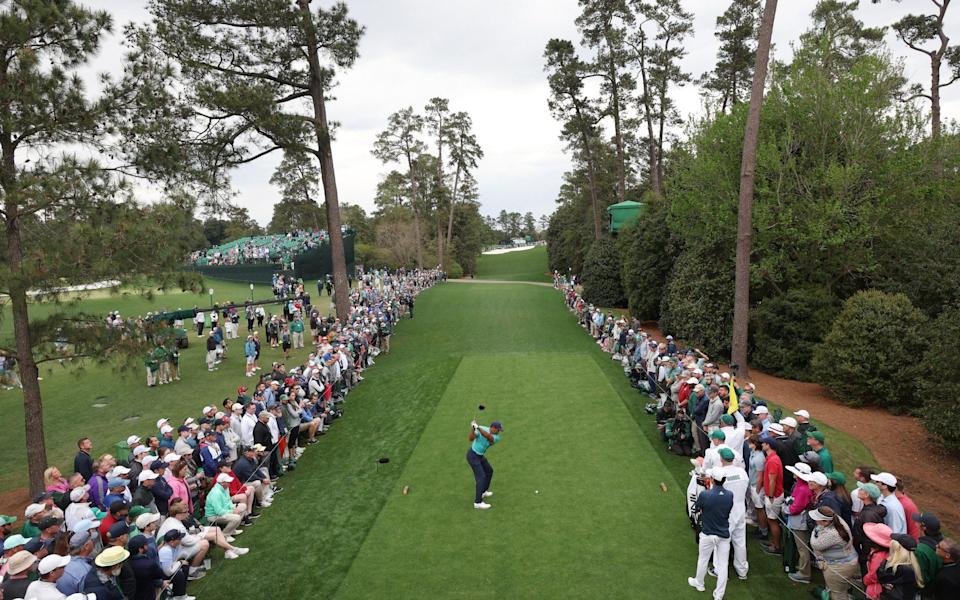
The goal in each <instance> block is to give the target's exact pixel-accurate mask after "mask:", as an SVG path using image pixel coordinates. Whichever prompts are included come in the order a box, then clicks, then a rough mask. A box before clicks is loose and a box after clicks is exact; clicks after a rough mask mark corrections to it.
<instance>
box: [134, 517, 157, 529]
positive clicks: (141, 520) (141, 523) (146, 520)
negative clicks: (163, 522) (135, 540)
mask: <svg viewBox="0 0 960 600" xmlns="http://www.w3.org/2000/svg"><path fill="white" fill-rule="evenodd" d="M159 520H160V515H159V514H158V513H143V514H142V515H140V516H139V517H137V520H136V525H137V529H139V530H140V531H143V530H144V529H146V528H147V525H149V524H150V523H153V522H154V521H159Z"/></svg>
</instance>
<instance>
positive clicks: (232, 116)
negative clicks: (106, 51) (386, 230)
mask: <svg viewBox="0 0 960 600" xmlns="http://www.w3.org/2000/svg"><path fill="white" fill-rule="evenodd" d="M150 12H151V14H152V16H153V22H152V23H151V24H149V25H146V26H143V27H140V28H139V29H133V30H132V31H131V32H130V35H129V36H128V37H129V41H130V44H131V45H132V46H133V47H134V54H133V59H134V66H133V68H132V69H131V70H130V72H131V74H133V75H136V74H137V73H148V72H158V73H163V74H165V75H166V81H165V82H164V85H161V86H157V88H156V89H155V90H152V91H153V93H154V94H155V95H156V96H158V97H162V98H163V99H164V100H165V104H167V105H169V106H171V107H174V109H175V110H174V111H173V114H171V115H168V116H167V118H165V119H156V120H155V123H154V125H153V126H152V127H151V128H150V129H149V130H147V131H145V132H142V134H141V135H140V136H139V138H138V139H137V140H136V141H137V142H139V143H136V144H134V149H135V151H137V152H141V153H151V152H152V153H161V152H169V153H171V154H173V155H175V156H178V157H180V158H181V159H180V161H178V163H177V164H176V165H174V166H172V167H171V168H176V169H178V170H184V171H185V172H187V173H189V174H192V175H193V176H194V177H195V178H196V179H197V180H199V181H200V182H202V183H204V184H205V185H208V186H210V187H212V188H214V189H223V187H225V186H226V185H227V184H226V183H225V181H227V178H226V172H227V171H228V170H229V169H230V168H233V167H236V166H238V165H241V164H245V163H250V162H253V161H256V160H258V159H260V158H262V157H263V156H266V155H268V154H271V153H273V152H276V151H285V152H291V153H294V154H301V155H304V156H310V157H312V158H313V159H316V160H317V162H318V164H319V167H320V178H321V182H322V187H323V195H324V204H325V207H326V217H327V219H326V220H327V231H328V232H329V236H330V254H331V259H332V263H333V280H334V304H335V305H336V308H337V315H338V316H339V317H340V318H341V319H343V320H346V319H347V316H348V313H349V309H350V303H349V300H348V297H347V294H348V283H347V269H346V258H345V255H344V248H343V236H342V233H341V219H340V203H339V194H338V191H337V180H336V173H335V169H334V162H333V150H332V143H331V142H332V132H331V127H330V120H329V117H328V115H327V100H328V97H329V93H330V90H331V88H332V87H333V85H334V82H335V77H336V72H337V69H347V68H350V67H351V66H352V65H353V63H354V62H355V61H356V60H357V56H358V50H357V49H358V45H359V41H360V37H361V36H362V35H363V27H361V26H360V25H359V24H358V23H357V22H356V21H355V20H353V19H352V18H351V17H350V16H349V12H348V10H347V6H346V4H345V3H343V2H337V3H335V4H333V5H332V6H331V7H330V8H329V9H327V8H324V7H317V8H316V9H315V10H311V8H310V0H296V1H288V0H151V2H150ZM188 167H192V168H188Z"/></svg>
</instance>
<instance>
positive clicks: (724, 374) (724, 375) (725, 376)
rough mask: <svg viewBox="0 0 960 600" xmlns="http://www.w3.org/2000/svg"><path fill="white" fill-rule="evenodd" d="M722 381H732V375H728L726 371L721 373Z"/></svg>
mask: <svg viewBox="0 0 960 600" xmlns="http://www.w3.org/2000/svg"><path fill="white" fill-rule="evenodd" d="M720 379H730V373H727V372H726V371H724V372H723V373H720Z"/></svg>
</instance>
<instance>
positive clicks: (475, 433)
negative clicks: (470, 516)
mask: <svg viewBox="0 0 960 600" xmlns="http://www.w3.org/2000/svg"><path fill="white" fill-rule="evenodd" d="M502 431H503V425H502V424H501V423H500V421H494V422H493V423H490V427H484V426H483V425H477V422H476V421H471V422H470V437H469V440H470V442H471V444H470V449H469V450H467V462H468V463H469V464H470V468H471V469H473V478H474V479H475V480H476V481H477V491H476V493H475V494H474V497H473V507H474V508H480V509H488V508H490V505H489V504H487V503H486V502H484V501H483V499H484V498H489V497H490V496H492V495H493V492H491V491H490V480H491V479H493V467H491V466H490V463H488V462H487V457H486V456H484V455H485V454H486V453H487V450H488V449H489V448H490V446H492V445H494V444H496V443H497V442H499V441H500V433H501V432H502Z"/></svg>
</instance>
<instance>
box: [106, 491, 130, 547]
mask: <svg viewBox="0 0 960 600" xmlns="http://www.w3.org/2000/svg"><path fill="white" fill-rule="evenodd" d="M129 514H130V503H129V502H124V501H123V500H115V501H114V502H113V503H112V504H111V505H110V512H109V513H108V514H107V516H105V517H104V518H103V520H102V521H100V528H99V529H100V539H101V540H102V541H103V544H104V545H106V544H107V532H108V531H110V528H111V527H113V524H114V523H117V522H120V521H124V522H125V521H126V520H127V515H129Z"/></svg>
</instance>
